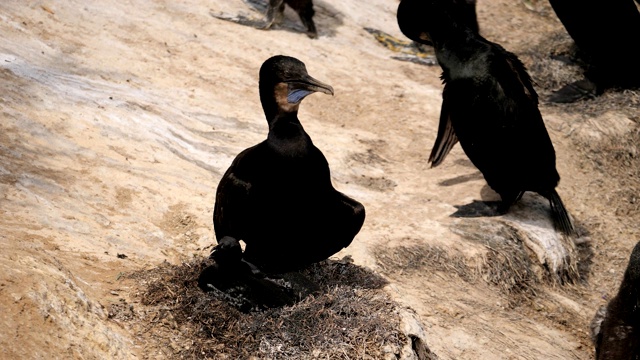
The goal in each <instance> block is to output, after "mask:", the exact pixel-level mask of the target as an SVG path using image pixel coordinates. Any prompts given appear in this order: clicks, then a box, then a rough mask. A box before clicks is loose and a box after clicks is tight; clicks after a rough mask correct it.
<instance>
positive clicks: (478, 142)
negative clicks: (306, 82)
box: [397, 0, 575, 235]
mask: <svg viewBox="0 0 640 360" xmlns="http://www.w3.org/2000/svg"><path fill="white" fill-rule="evenodd" d="M397 19H398V25H399V26H400V30H401V31H402V33H403V34H404V35H405V36H407V37H408V38H410V39H412V40H414V41H417V42H425V41H429V42H431V43H432V44H433V46H434V50H435V53H436V58H437V60H438V63H439V64H440V66H441V67H442V76H441V77H442V80H443V83H444V90H443V94H442V108H441V112H440V124H439V128H438V134H437V138H436V141H435V144H434V147H433V149H432V151H431V155H430V157H429V161H430V162H431V164H432V166H437V165H439V164H440V163H441V162H442V161H443V160H444V158H445V157H446V156H447V154H448V153H449V151H450V150H451V148H452V147H453V146H454V145H455V144H456V143H457V142H458V141H460V144H461V146H462V149H463V150H464V152H465V154H466V155H467V156H468V157H469V159H470V160H471V162H472V163H473V164H474V165H475V166H476V167H477V168H478V169H479V170H480V171H481V172H482V174H483V176H484V178H485V180H486V181H487V184H488V185H489V186H490V187H491V188H492V189H493V190H494V191H496V192H497V193H498V194H499V195H500V197H501V200H502V201H501V204H500V206H499V207H498V212H499V213H506V212H507V211H508V209H509V207H510V206H511V205H512V204H513V203H515V202H516V201H517V200H519V199H520V197H521V196H522V194H523V193H524V192H525V191H534V192H537V193H539V194H540V195H542V196H544V197H545V198H547V199H549V202H550V204H551V209H552V213H553V218H554V220H555V223H556V226H557V227H558V228H559V229H560V230H561V231H562V232H564V233H566V234H571V235H574V234H575V230H574V228H573V225H572V223H571V220H570V218H569V215H568V214H567V211H566V209H565V207H564V205H563V203H562V200H561V199H560V197H559V196H558V193H557V192H556V190H555V187H556V186H557V185H558V182H559V180H560V176H559V175H558V171H557V170H556V157H555V150H554V147H553V144H552V143H551V139H550V138H549V134H548V133H547V129H546V127H545V125H544V121H543V119H542V116H541V114H540V111H539V109H538V95H537V93H536V91H535V90H534V88H533V85H532V83H531V78H530V77H529V74H528V73H527V71H526V69H525V67H524V65H523V64H522V62H521V61H520V60H519V59H518V58H517V57H516V55H515V54H513V53H511V52H509V51H507V50H505V49H504V48H503V47H502V46H500V45H499V44H496V43H493V42H491V41H488V40H487V39H485V38H484V37H482V36H481V35H480V34H479V33H478V31H477V28H473V26H470V25H469V24H468V20H467V19H468V15H467V14H465V12H464V9H462V8H461V7H460V6H459V5H456V4H455V3H454V2H452V1H451V0H402V1H401V2H400V5H399V7H398V13H397Z"/></svg>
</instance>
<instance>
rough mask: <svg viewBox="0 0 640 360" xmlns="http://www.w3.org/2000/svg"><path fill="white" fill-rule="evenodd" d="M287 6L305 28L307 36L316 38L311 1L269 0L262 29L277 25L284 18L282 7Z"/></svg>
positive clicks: (316, 32)
mask: <svg viewBox="0 0 640 360" xmlns="http://www.w3.org/2000/svg"><path fill="white" fill-rule="evenodd" d="M285 4H287V5H289V6H290V7H291V8H292V9H293V10H294V11H295V12H296V13H298V16H300V20H301V21H302V24H304V26H305V27H306V28H307V36H309V37H310V38H312V39H315V38H317V37H318V31H317V30H316V24H315V23H314V22H313V15H314V14H315V10H313V0H269V4H268V5H267V15H266V24H265V26H264V29H269V28H270V27H271V25H273V24H274V23H279V22H280V21H282V18H283V17H284V5H285Z"/></svg>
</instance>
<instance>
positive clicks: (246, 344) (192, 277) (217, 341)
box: [110, 259, 410, 359]
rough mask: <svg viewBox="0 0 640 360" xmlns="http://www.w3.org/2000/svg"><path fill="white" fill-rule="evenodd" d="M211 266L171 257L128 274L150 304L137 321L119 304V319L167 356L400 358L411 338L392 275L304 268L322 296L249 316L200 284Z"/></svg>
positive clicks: (333, 265)
mask: <svg viewBox="0 0 640 360" xmlns="http://www.w3.org/2000/svg"><path fill="white" fill-rule="evenodd" d="M207 265H208V260H206V259H196V260H193V261H191V262H189V263H183V264H181V265H172V264H169V263H166V262H165V263H163V264H161V265H160V266H158V267H156V268H153V269H150V270H145V271H140V272H136V273H132V274H128V276H127V279H129V280H132V281H134V282H135V283H136V288H137V292H136V293H135V294H134V295H133V297H134V298H135V299H137V300H139V301H140V303H141V304H142V305H144V306H143V307H142V310H139V311H138V312H137V316H136V317H135V318H134V317H132V316H131V315H130V313H131V309H130V308H128V307H127V306H122V305H118V306H117V307H112V309H111V311H110V313H111V315H112V317H113V318H118V319H121V320H122V321H129V322H131V321H133V320H135V321H136V322H138V325H139V326H138V327H139V328H140V331H139V332H138V336H140V337H142V338H144V339H145V341H144V342H146V343H154V344H155V345H153V346H151V347H150V348H151V349H155V348H158V347H159V348H161V349H162V357H165V358H180V359H185V358H186V359H196V358H197V359H210V358H215V359H248V358H269V359H309V358H321V359H329V358H331V359H382V358H387V357H389V356H390V357H392V358H396V357H397V356H399V354H400V352H401V349H402V348H403V347H404V346H406V345H407V344H409V343H410V339H408V338H407V336H406V335H405V334H403V333H402V332H401V331H400V330H399V329H400V316H399V314H398V310H397V308H396V304H395V303H394V302H393V301H392V300H391V299H390V298H389V296H388V295H387V294H386V293H385V292H384V291H383V290H382V287H383V286H384V285H386V283H387V282H386V280H385V279H384V278H383V277H381V276H380V275H377V274H375V273H373V272H371V271H369V270H367V269H365V268H362V267H359V266H356V265H354V264H352V263H351V262H350V261H348V260H343V261H332V260H329V261H325V262H322V263H318V264H315V265H313V266H311V267H309V268H308V269H306V270H305V271H304V272H303V273H304V275H305V276H306V277H308V278H309V279H310V280H312V281H314V282H317V284H318V285H319V286H320V288H322V289H323V290H322V291H320V293H318V294H316V295H311V296H308V297H306V298H305V299H303V300H302V301H300V302H298V303H296V304H294V305H292V306H284V307H281V308H273V309H267V310H264V311H256V312H250V313H246V314H245V313H242V312H240V311H238V310H237V309H236V308H235V307H233V306H232V305H230V304H229V303H227V302H226V301H222V300H220V299H219V298H218V297H217V296H216V294H215V293H212V292H209V293H205V292H203V291H201V290H200V289H199V288H198V286H197V279H198V276H199V274H200V272H201V271H202V270H203V269H204V268H205V267H206V266H207ZM118 311H120V312H125V314H124V315H126V316H124V315H119V314H118ZM134 313H135V312H134ZM148 356H149V358H153V357H155V356H154V355H153V354H149V355H148Z"/></svg>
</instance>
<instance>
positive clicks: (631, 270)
mask: <svg viewBox="0 0 640 360" xmlns="http://www.w3.org/2000/svg"><path fill="white" fill-rule="evenodd" d="M600 315H601V314H600ZM596 317H598V316H596ZM599 320H601V321H602V322H601V323H600V326H599V327H598V326H595V330H594V333H593V334H592V336H593V340H594V342H595V347H596V360H605V359H608V360H640V242H639V243H637V244H636V246H635V247H634V248H633V251H632V252H631V257H630V259H629V264H628V265H627V269H626V271H625V272H624V276H623V278H622V283H621V284H620V289H619V290H618V294H617V295H616V296H615V297H614V298H613V299H611V301H610V302H609V304H608V305H607V307H606V310H605V312H604V317H603V318H600V319H597V318H595V319H594V321H599ZM592 328H593V326H592Z"/></svg>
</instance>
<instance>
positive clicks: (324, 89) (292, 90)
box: [286, 75, 333, 104]
mask: <svg viewBox="0 0 640 360" xmlns="http://www.w3.org/2000/svg"><path fill="white" fill-rule="evenodd" d="M286 83H287V86H288V91H287V102H288V103H289V104H298V103H300V101H302V99H304V98H305V97H307V95H310V94H313V93H314V92H321V93H325V94H328V95H333V88H332V87H331V85H328V84H325V83H323V82H321V81H319V80H316V79H314V78H312V77H311V76H309V75H304V76H303V77H302V78H299V79H296V80H289V81H286Z"/></svg>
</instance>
